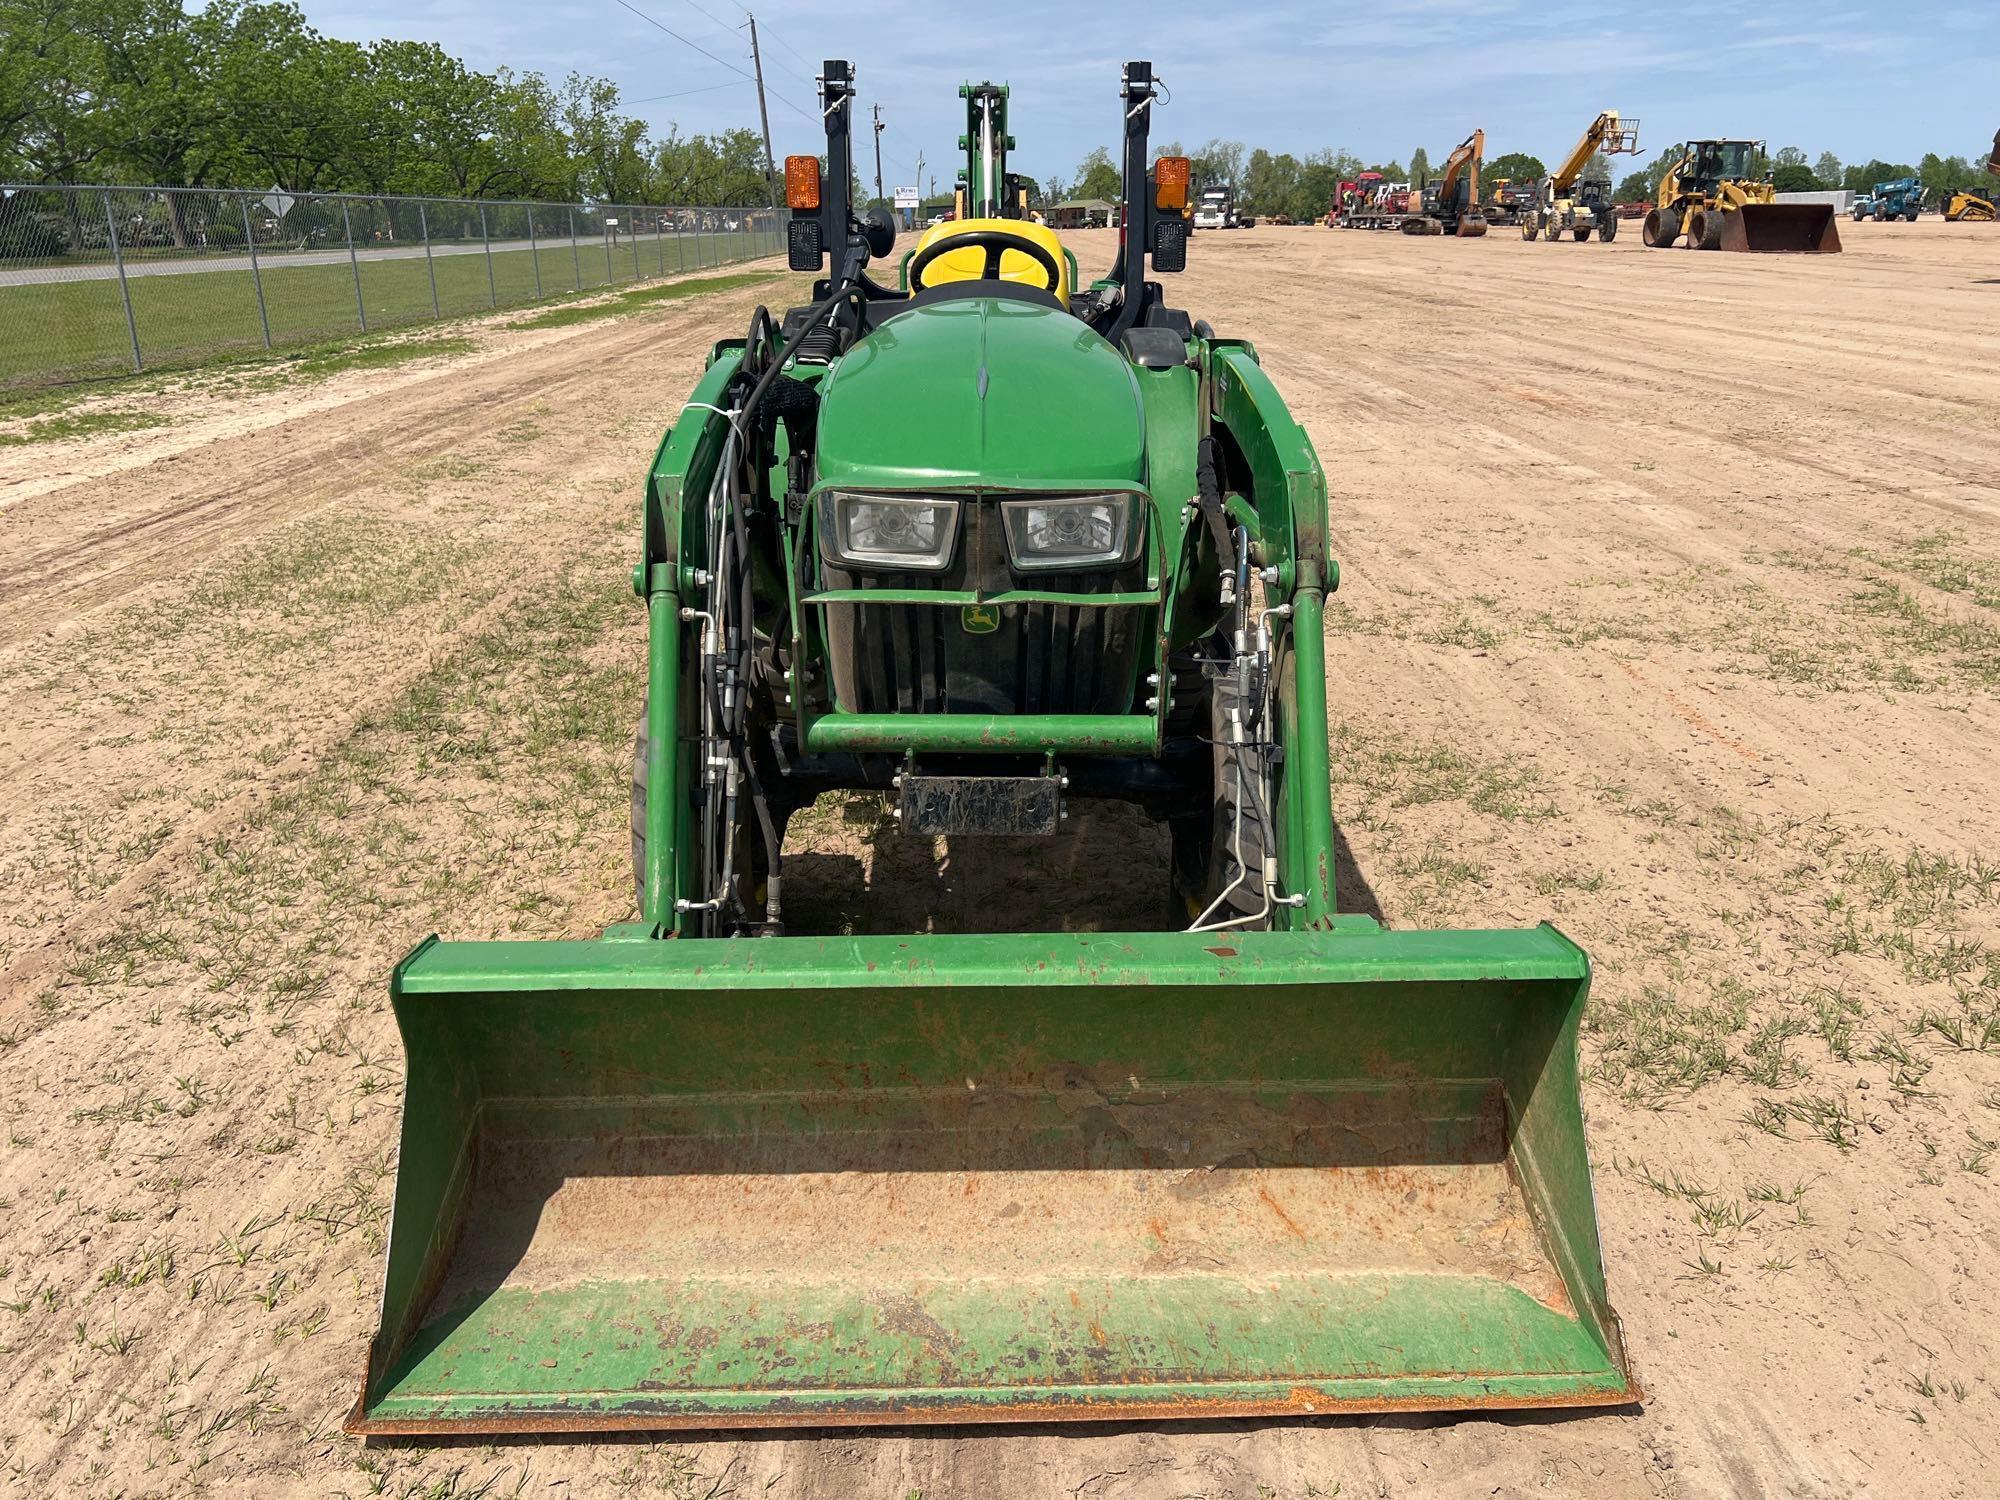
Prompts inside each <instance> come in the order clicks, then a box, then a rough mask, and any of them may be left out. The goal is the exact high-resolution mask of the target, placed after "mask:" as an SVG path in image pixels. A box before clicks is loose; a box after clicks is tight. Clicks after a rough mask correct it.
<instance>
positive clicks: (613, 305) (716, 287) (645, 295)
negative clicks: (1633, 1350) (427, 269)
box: [518, 271, 779, 328]
mask: <svg viewBox="0 0 2000 1500" xmlns="http://www.w3.org/2000/svg"><path fill="white" fill-rule="evenodd" d="M778 279H779V277H778V275H777V273H776V272H773V271H753V272H744V273H742V274H739V275H735V276H698V277H695V278H694V279H692V280H690V281H670V282H667V283H666V284H664V285H662V286H642V287H638V288H635V289H634V290H632V291H629V292H620V293H619V294H618V295H617V296H616V297H614V298H611V299H609V300H607V301H603V302H582V303H577V304H575V305H572V306H569V307H552V308H550V309H549V310H548V311H547V312H544V313H536V314H535V315H534V316H533V317H532V318H525V319H523V320H522V321H521V323H520V324H519V325H518V326H519V327H522V328H569V327H572V326H573V325H575V324H578V323H591V322H595V321H596V320H597V319H599V318H622V317H624V316H625V315H626V314H628V313H633V312H638V311H641V310H643V309H644V308H647V307H650V306H652V305H653V304H655V303H659V302H678V301H680V300H682V299H683V298H686V297H699V296H702V295H704V294H706V293H709V292H733V291H735V290H737V289H738V288H739V287H746V286H761V285H762V284H763V283H765V282H767V281H776V280H778Z"/></svg>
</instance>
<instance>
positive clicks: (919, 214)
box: [910, 151, 924, 229]
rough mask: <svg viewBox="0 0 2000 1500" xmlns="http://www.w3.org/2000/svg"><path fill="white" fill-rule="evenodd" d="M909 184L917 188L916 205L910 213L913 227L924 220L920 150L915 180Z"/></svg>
mask: <svg viewBox="0 0 2000 1500" xmlns="http://www.w3.org/2000/svg"><path fill="white" fill-rule="evenodd" d="M911 186H912V187H914V188H915V189H916V190H917V206H916V208H915V209H914V210H913V211H912V212H911V214H910V220H911V224H910V227H911V228H913V229H914V228H916V227H917V226H918V225H920V224H922V223H923V221H924V153H923V152H921V151H919V152H918V153H917V180H916V181H915V182H914V183H912V184H911Z"/></svg>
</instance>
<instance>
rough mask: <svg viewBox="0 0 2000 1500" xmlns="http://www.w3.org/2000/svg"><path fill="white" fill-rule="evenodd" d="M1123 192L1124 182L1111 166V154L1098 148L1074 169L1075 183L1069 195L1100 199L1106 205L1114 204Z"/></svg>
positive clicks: (1114, 167)
mask: <svg viewBox="0 0 2000 1500" xmlns="http://www.w3.org/2000/svg"><path fill="white" fill-rule="evenodd" d="M1124 191H1125V181H1124V178H1123V177H1122V176H1120V174H1119V171H1118V168H1117V167H1116V166H1114V165H1113V164H1112V161H1111V153H1110V152H1109V151H1107V150H1105V149H1104V148H1103V147H1102V146H1099V147H1098V148H1097V149H1096V150H1094V151H1092V152H1091V153H1090V155H1088V156H1086V157H1085V158H1084V159H1083V161H1082V163H1081V164H1080V165H1078V167H1077V169H1076V181H1075V182H1074V183H1073V184H1072V185H1071V187H1070V193H1071V195H1072V196H1074V197H1078V198H1102V199H1103V200H1104V201H1105V202H1106V203H1116V202H1117V201H1118V199H1119V197H1120V196H1121V195H1122V194H1123V193H1124Z"/></svg>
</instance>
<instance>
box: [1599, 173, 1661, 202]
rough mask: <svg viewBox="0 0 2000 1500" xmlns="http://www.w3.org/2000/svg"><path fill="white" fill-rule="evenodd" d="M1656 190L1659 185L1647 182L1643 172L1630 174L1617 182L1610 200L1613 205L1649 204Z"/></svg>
mask: <svg viewBox="0 0 2000 1500" xmlns="http://www.w3.org/2000/svg"><path fill="white" fill-rule="evenodd" d="M1658 190H1659V184H1658V183H1657V182H1648V181H1647V180H1646V174H1645V173H1644V172H1632V173H1629V174H1628V175H1626V176H1625V177H1624V178H1622V179H1621V180H1620V181H1619V183H1618V187H1617V190H1616V191H1615V192H1613V193H1612V195H1611V199H1612V201H1613V202H1614V203H1650V202H1651V201H1652V199H1653V194H1654V193H1655V192H1657V191H1658Z"/></svg>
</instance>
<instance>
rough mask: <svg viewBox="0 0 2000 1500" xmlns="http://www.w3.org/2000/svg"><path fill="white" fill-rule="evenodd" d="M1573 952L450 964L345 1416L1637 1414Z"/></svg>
mask: <svg viewBox="0 0 2000 1500" xmlns="http://www.w3.org/2000/svg"><path fill="white" fill-rule="evenodd" d="M1587 983H1588V965H1587V962H1586V960H1585V958H1584V956H1583V954H1582V952H1581V951H1580V950H1579V949H1577V948H1576V946H1575V945H1574V944H1572V943H1571V942H1569V940H1568V939H1566V938H1564V937H1563V936H1562V935H1561V934H1559V933H1557V932H1556V931H1555V930H1554V929H1553V928H1548V927H1542V928H1537V929H1532V930H1526V931H1518V932H1441V933H1422V932H1414V933H1401V932H1393V933H1392V932H1383V931H1381V930H1379V929H1377V928H1376V927H1375V926H1374V925H1373V924H1372V923H1369V922H1367V921H1366V920H1365V919H1355V918H1344V919H1341V921H1340V925H1339V927H1338V929H1337V930H1334V931H1329V932H1318V933H1257V934H1244V935H1236V934H1226V933H1225V934H1211V935H1207V936H1195V935H1189V934H1179V933H1175V934H1153V935H1139V936H1104V935H1088V936H1047V935H1043V936H1029V937H1020V936H1009V937H996V938H986V937H918V938H909V939H896V938H846V939H824V940H822V939H813V938H775V939H765V940H755V941H752V940H744V941H658V940H650V939H647V940H637V941H620V940H617V939H608V940H604V941H599V942H594V943H465V944H440V943H436V942H435V941H433V942H431V943H429V944H426V945H425V946H423V947H421V948H419V949H418V950H417V951H416V952H415V953H413V954H412V955H411V956H410V957H409V959H407V960H406V961H405V962H404V963H403V965H402V966H401V967H400V968H399V970H398V971H397V975H396V980H395V986H394V1004H395V1011H396V1017H397V1021H398V1024H399V1026H400V1027H401V1030H402V1036H403V1042H404V1046H405V1049H406V1052H407V1056H408V1091H407V1094H406V1096H405V1100H404V1116H403V1131H402V1147H401V1150H402V1155H401V1161H400V1166H399V1171H398V1179H397V1183H396V1197H395V1216H394V1220H393V1225H392V1229H391V1233H390V1240H389V1251H388V1270H387V1279H386V1286H385V1292H384V1301H383V1310H382V1324H381V1327H380V1329H379V1331H378V1333H377V1335H376V1338H375V1341H374V1344H373V1347H372V1349H371V1351H370V1356H369V1363H368V1372H367V1377H366V1385H365V1388H364V1390H363V1393H362V1397H361V1400H360V1401H359V1402H358V1404H357V1405H356V1407H355V1410H354V1413H353V1415H352V1416H351V1417H350V1419H349V1422H348V1426H349V1430H350V1431H355V1432H362V1433H384V1434H386V1433H406V1434H408V1433H432V1432H454V1431H457V1432H521V1431H564V1430H569V1431H583V1430H595V1429H608V1428H640V1429H648V1428H651V1429H665V1428H689V1427H699V1428H728V1427H760V1426H780V1425H809V1426H819V1425H826V1424H830V1423H891V1424H894V1423H912V1422H939V1421H950V1422H962V1421H1021V1420H1061V1419H1132V1418H1148V1417H1155V1418H1189V1417H1204V1416H1222V1415H1237V1416H1245V1415H1259V1414H1304V1413H1310V1412H1336V1411H1342V1410H1368V1411H1380V1410H1398V1409H1408V1408H1419V1407H1444V1408H1458V1407H1527V1406H1584V1405H1591V1406H1598V1405H1613V1404H1622V1403H1626V1402H1629V1401H1632V1400H1634V1399H1636V1396H1637V1391H1636V1387H1635V1386H1634V1384H1633V1382H1632V1379H1631V1377H1630V1375H1629V1374H1628V1371H1627V1367H1626V1361H1625V1356H1624V1350H1623V1346H1622V1343H1621V1340H1620V1336H1619V1329H1618V1323H1617V1319H1616V1318H1615V1316H1614V1315H1613V1314H1612V1312H1611V1310H1610V1308H1609V1306H1608V1305H1607V1303H1606V1300H1605V1289H1604V1274H1603V1268H1602V1265H1601V1263H1600V1260H1599V1252H1598V1241H1597V1225H1596V1220H1595V1211H1594V1208H1593V1203H1592V1197H1591V1186H1590V1174H1589V1166H1588V1163H1587V1159H1586V1156H1585V1151H1584V1137H1583V1122H1582V1116H1581V1111H1580V1107H1579V1101H1578V1095H1577V1074H1576V1032H1577V1023H1578V1017H1579V1013H1580V1012H1581V1009H1582V1006H1583V1000H1584V992H1585V988H1586V986H1587Z"/></svg>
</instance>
